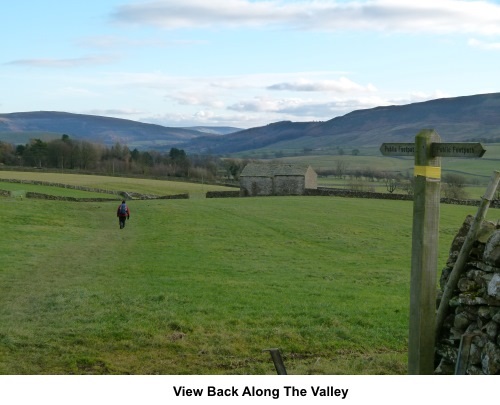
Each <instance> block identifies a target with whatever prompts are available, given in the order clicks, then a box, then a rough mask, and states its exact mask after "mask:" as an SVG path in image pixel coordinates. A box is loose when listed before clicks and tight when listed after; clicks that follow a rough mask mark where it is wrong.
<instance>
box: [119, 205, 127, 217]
mask: <svg viewBox="0 0 500 405" xmlns="http://www.w3.org/2000/svg"><path fill="white" fill-rule="evenodd" d="M120 215H122V216H125V215H127V205H126V204H122V205H120Z"/></svg>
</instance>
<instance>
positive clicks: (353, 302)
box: [0, 180, 496, 374]
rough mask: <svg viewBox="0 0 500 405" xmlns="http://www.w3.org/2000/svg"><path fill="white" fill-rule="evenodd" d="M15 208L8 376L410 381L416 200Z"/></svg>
mask: <svg viewBox="0 0 500 405" xmlns="http://www.w3.org/2000/svg"><path fill="white" fill-rule="evenodd" d="M131 182H133V181H132V180H131ZM128 185H130V187H131V188H132V189H134V188H135V185H134V184H133V183H129V184H128ZM0 204H1V209H0V223H2V239H3V241H2V245H3V246H4V247H5V248H3V249H2V250H1V251H0V262H1V263H2V269H1V270H0V373H4V374H54V373H56V374H57V373H60V374H69V373H77V374H84V373H132V374H149V373H161V374H183V373H186V374H232V373H236V374H266V373H269V374H273V373H274V367H273V366H272V363H271V362H270V360H269V357H268V355H266V354H265V353H264V354H263V353H262V349H265V348H269V347H280V348H281V349H282V351H283V354H284V358H285V362H286V366H287V369H288V371H289V373H295V374H311V373H312V374H342V373H347V374H378V373H396V374H404V373H406V349H407V348H406V344H407V320H408V300H409V261H410V259H409V255H410V245H411V210H412V205H411V203H408V202H395V201H377V202H374V201H369V200H356V199H339V198H305V197H290V198H261V199H259V198H248V199H208V200H205V199H201V198H200V199H190V200H169V201H134V202H131V203H130V205H131V210H132V218H131V220H130V222H128V224H127V227H126V228H125V229H124V230H123V231H120V230H119V229H118V224H117V221H116V218H115V216H114V212H115V209H116V207H115V204H114V203H78V211H77V213H76V214H75V203H66V202H57V203H55V202H48V201H37V200H15V199H10V198H1V199H0ZM473 212H474V210H472V212H471V208H466V207H456V206H442V215H441V233H440V262H441V263H440V267H442V265H443V264H444V261H445V260H446V255H447V250H448V247H449V244H450V242H451V238H452V237H453V235H454V233H455V232H456V230H457V228H458V227H459V226H460V224H461V222H462V221H463V219H464V217H465V215H466V214H468V213H473ZM490 213H491V216H494V215H495V214H496V210H492V211H490Z"/></svg>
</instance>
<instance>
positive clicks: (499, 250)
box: [435, 216, 500, 375]
mask: <svg viewBox="0 0 500 405" xmlns="http://www.w3.org/2000/svg"><path fill="white" fill-rule="evenodd" d="M472 222H473V217H472V216H468V217H467V218H466V220H465V221H464V223H463V225H462V227H461V228H460V230H459V232H458V234H457V235H456V236H455V238H454V240H453V243H452V246H451V249H450V254H449V259H448V261H447V263H446V267H445V268H444V269H443V271H442V274H441V279H440V287H441V294H442V292H443V291H444V288H445V285H446V282H447V281H448V278H449V275H450V273H451V271H452V269H453V266H454V264H455V261H456V259H457V257H458V254H459V252H460V249H461V247H462V245H463V243H464V241H465V238H466V236H467V233H468V231H469V229H470V227H471V224H472ZM439 297H440V294H438V301H439ZM448 311H449V312H448V315H447V317H446V318H445V321H444V324H443V328H442V330H441V334H440V336H439V337H438V339H437V341H436V364H437V368H436V371H435V373H436V374H454V372H455V366H456V363H457V359H458V353H459V346H460V340H461V338H462V336H464V335H470V334H474V337H473V338H472V343H471V345H470V351H469V352H468V354H469V357H468V359H467V365H466V369H465V372H466V374H476V375H477V374H479V375H484V374H487V375H494V374H500V333H499V332H500V224H499V223H497V224H495V223H493V222H489V221H483V223H482V224H481V229H480V231H479V233H478V237H477V238H476V241H475V242H474V245H473V248H472V251H471V252H470V254H469V257H468V259H467V263H466V265H465V268H464V269H463V271H462V273H461V277H460V279H459V281H458V285H457V288H456V290H455V291H454V293H453V296H452V298H451V299H450V301H449V310H448ZM461 360H462V359H461Z"/></svg>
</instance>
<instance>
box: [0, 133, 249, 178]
mask: <svg viewBox="0 0 500 405" xmlns="http://www.w3.org/2000/svg"><path fill="white" fill-rule="evenodd" d="M248 162H249V160H248V159H243V160H242V159H220V158H217V157H214V156H211V155H190V156H188V155H187V154H186V152H185V151H184V150H183V149H179V148H171V149H170V151H168V152H159V151H152V150H150V151H139V150H138V149H133V150H130V149H129V148H128V147H127V146H126V145H123V144H120V143H119V142H117V143H115V144H114V145H113V146H111V147H108V146H105V145H102V144H96V143H92V142H88V141H80V140H74V139H71V138H70V137H69V136H68V135H62V137H61V138H60V139H55V140H51V141H47V142H45V141H43V140H41V139H32V140H30V141H29V142H28V143H27V144H25V145H17V146H16V145H13V144H10V143H5V142H1V141H0V165H6V166H17V167H30V168H48V169H60V170H74V171H81V172H88V173H103V174H112V175H121V174H125V175H126V174H133V175H144V176H151V177H181V178H188V179H191V180H198V181H207V182H210V181H215V180H217V179H223V180H224V181H237V180H238V178H239V175H240V173H241V171H242V170H243V168H244V167H245V165H246V164H247V163H248Z"/></svg>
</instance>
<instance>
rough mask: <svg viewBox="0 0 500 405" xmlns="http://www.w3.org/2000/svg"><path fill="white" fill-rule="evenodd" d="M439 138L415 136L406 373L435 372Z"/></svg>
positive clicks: (433, 134) (426, 133)
mask: <svg viewBox="0 0 500 405" xmlns="http://www.w3.org/2000/svg"><path fill="white" fill-rule="evenodd" d="M440 140H441V139H440V137H439V135H438V134H437V133H436V132H435V131H433V130H422V131H420V132H419V133H418V134H417V136H416V137H415V173H414V174H415V191H414V203H413V233H412V259H411V287H410V325H409V337H408V346H409V347H408V374H433V373H434V345H435V313H436V280H437V246H438V228H439V204H440V184H441V162H440V158H439V157H433V156H432V153H431V144H432V143H438V142H440Z"/></svg>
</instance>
